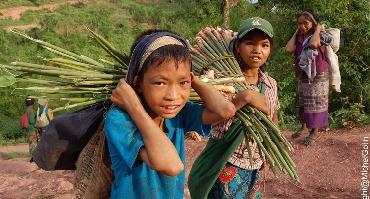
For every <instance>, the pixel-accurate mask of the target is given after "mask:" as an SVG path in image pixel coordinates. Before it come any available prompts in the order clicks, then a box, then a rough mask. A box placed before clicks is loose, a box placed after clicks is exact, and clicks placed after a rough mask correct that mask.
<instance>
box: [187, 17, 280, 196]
mask: <svg viewBox="0 0 370 199" xmlns="http://www.w3.org/2000/svg"><path fill="white" fill-rule="evenodd" d="M273 35H274V31H273V28H272V26H271V24H270V23H269V22H268V21H266V20H265V19H262V18H259V17H252V18H249V19H247V20H245V21H243V22H242V23H241V25H240V28H239V31H238V33H237V35H236V38H235V39H234V41H233V42H232V43H231V45H232V47H233V51H234V55H235V57H236V58H237V60H238V63H239V66H240V68H241V70H242V72H243V74H244V77H245V80H246V81H247V82H248V83H249V84H250V85H251V86H252V89H253V90H254V91H257V92H256V93H257V94H256V93H253V92H251V90H244V91H241V92H240V93H239V94H237V95H236V96H234V97H233V99H232V102H233V103H234V105H235V107H236V108H241V107H242V106H244V105H245V103H244V104H243V103H241V102H243V100H241V99H244V100H245V99H246V98H249V99H248V100H247V102H248V103H247V104H250V105H253V106H254V107H256V108H257V109H259V110H261V111H262V112H264V113H266V114H267V115H268V116H269V117H270V119H272V121H273V122H274V124H275V125H277V126H278V118H277V114H276V113H277V110H278V109H279V106H280V105H279V100H278V96H277V83H276V81H275V80H274V79H273V78H271V77H270V76H269V75H267V74H266V65H265V63H266V61H267V59H268V58H269V56H270V52H271V48H272V38H273ZM256 103H258V105H256ZM234 122H235V120H233V119H229V120H226V121H223V122H220V123H218V124H216V125H214V126H213V127H212V132H211V135H210V141H209V143H208V144H207V147H206V149H205V151H203V152H202V154H201V155H200V156H199V157H198V159H199V158H200V159H202V160H201V161H198V162H197V161H196V162H197V164H194V165H193V168H192V171H191V172H190V176H189V188H190V194H191V196H192V198H196V199H198V198H216V199H219V198H222V199H224V198H225V199H226V198H261V191H260V183H261V181H260V177H259V176H260V174H259V170H260V169H261V168H262V165H263V163H264V157H263V154H261V153H260V152H259V150H258V146H257V143H256V142H255V141H254V140H253V139H251V140H252V141H249V142H248V141H246V139H242V141H240V139H238V140H237V139H234V138H233V137H237V136H233V135H231V133H230V132H229V133H227V134H225V133H226V131H227V130H228V128H229V127H230V126H232V124H233V123H234ZM247 145H249V148H250V149H251V154H250V156H249V155H248V149H247V148H248V147H247ZM221 148H222V150H220V149H221ZM229 148H236V150H235V151H230V152H227V151H228V149H229ZM214 153H219V154H217V155H216V156H215V155H214ZM204 154H206V155H204ZM210 154H213V155H210ZM226 154H231V155H226ZM207 155H208V156H209V158H207V157H206V156H207ZM201 156H203V157H201ZM211 157H213V158H211ZM214 157H217V158H214ZM249 157H251V159H250V158H249ZM215 159H216V160H215ZM199 162H201V163H199ZM205 165H206V166H209V168H207V169H206V171H207V173H201V172H200V171H205V170H204V167H205ZM200 167H203V168H200ZM215 173H216V174H217V175H215ZM198 176H207V180H204V179H205V178H203V177H199V178H198ZM197 179H202V180H197ZM206 181H207V182H206ZM205 184H206V185H205Z"/></svg>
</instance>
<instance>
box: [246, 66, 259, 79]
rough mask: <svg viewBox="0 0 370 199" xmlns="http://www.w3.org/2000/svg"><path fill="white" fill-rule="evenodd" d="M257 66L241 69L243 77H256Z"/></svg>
mask: <svg viewBox="0 0 370 199" xmlns="http://www.w3.org/2000/svg"><path fill="white" fill-rule="evenodd" d="M258 71H259V68H248V69H246V70H243V75H244V77H258Z"/></svg>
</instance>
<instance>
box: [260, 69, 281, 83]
mask: <svg viewBox="0 0 370 199" xmlns="http://www.w3.org/2000/svg"><path fill="white" fill-rule="evenodd" d="M260 76H261V77H262V79H263V81H264V82H265V83H267V84H270V85H271V86H276V85H277V82H276V80H275V79H274V78H272V77H271V76H270V75H269V74H267V73H266V72H262V71H261V72H260Z"/></svg>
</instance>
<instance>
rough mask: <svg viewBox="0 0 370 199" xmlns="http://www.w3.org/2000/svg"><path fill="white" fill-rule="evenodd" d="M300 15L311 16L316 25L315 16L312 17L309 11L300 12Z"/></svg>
mask: <svg viewBox="0 0 370 199" xmlns="http://www.w3.org/2000/svg"><path fill="white" fill-rule="evenodd" d="M301 15H306V16H308V17H309V18H311V20H312V21H313V23H314V24H315V25H316V24H317V21H316V19H315V17H313V15H312V14H311V13H309V12H307V11H304V12H302V14H301Z"/></svg>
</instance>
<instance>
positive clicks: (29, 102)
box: [24, 96, 35, 106]
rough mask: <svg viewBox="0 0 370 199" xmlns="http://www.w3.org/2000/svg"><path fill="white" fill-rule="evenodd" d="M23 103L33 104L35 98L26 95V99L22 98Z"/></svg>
mask: <svg viewBox="0 0 370 199" xmlns="http://www.w3.org/2000/svg"><path fill="white" fill-rule="evenodd" d="M24 104H25V105H26V106H32V105H34V104H35V100H34V99H33V98H30V97H29V96H27V97H26V99H24Z"/></svg>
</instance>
